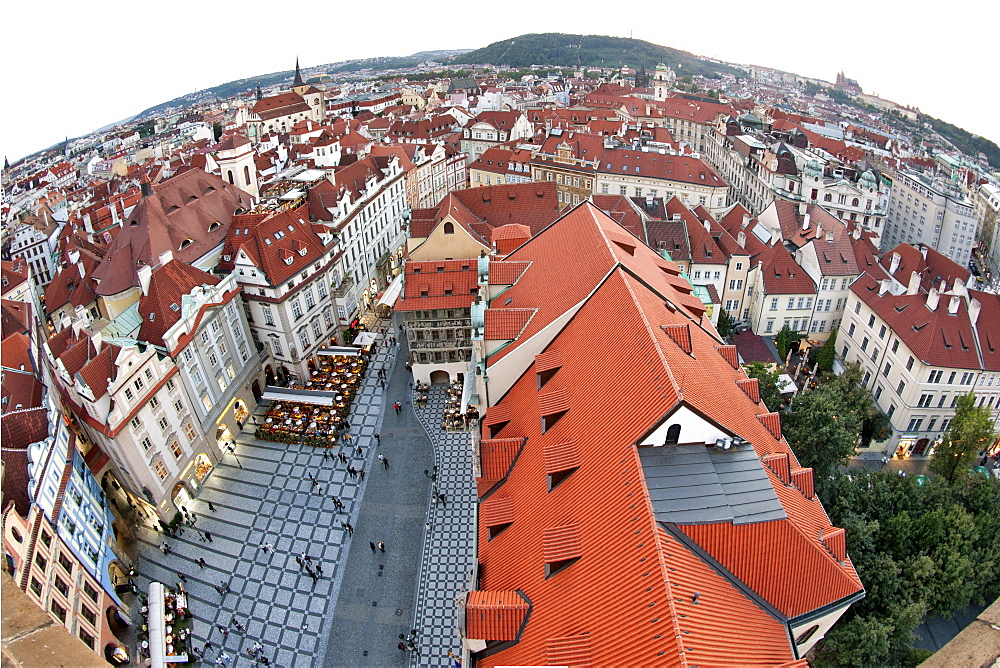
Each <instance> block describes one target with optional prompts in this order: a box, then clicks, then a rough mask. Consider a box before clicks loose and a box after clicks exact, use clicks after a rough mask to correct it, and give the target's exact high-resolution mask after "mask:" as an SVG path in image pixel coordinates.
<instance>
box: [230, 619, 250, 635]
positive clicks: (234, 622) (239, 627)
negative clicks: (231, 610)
mask: <svg viewBox="0 0 1000 668" xmlns="http://www.w3.org/2000/svg"><path fill="white" fill-rule="evenodd" d="M229 623H230V624H232V625H233V626H235V627H236V629H237V630H238V631H241V632H243V631H246V627H244V626H243V624H241V623H240V622H239V620H237V619H236V618H235V617H233V618H232V619H230V620H229Z"/></svg>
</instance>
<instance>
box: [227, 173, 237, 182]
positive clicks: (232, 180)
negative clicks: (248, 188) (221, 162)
mask: <svg viewBox="0 0 1000 668" xmlns="http://www.w3.org/2000/svg"><path fill="white" fill-rule="evenodd" d="M227 171H228V174H229V183H231V184H233V185H236V181H235V180H234V179H233V170H231V169H230V170H227Z"/></svg>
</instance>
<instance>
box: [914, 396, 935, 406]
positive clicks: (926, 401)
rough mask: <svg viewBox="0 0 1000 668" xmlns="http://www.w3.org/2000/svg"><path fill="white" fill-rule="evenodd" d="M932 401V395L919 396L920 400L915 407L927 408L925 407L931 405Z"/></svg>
mask: <svg viewBox="0 0 1000 668" xmlns="http://www.w3.org/2000/svg"><path fill="white" fill-rule="evenodd" d="M933 400H934V395H933V394H921V395H920V400H919V401H917V407H918V408H927V407H929V406H930V405H931V402H932V401H933Z"/></svg>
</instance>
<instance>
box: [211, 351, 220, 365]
mask: <svg viewBox="0 0 1000 668" xmlns="http://www.w3.org/2000/svg"><path fill="white" fill-rule="evenodd" d="M208 361H209V363H210V364H211V365H212V366H219V358H218V357H216V356H215V353H212V354H211V355H209V356H208Z"/></svg>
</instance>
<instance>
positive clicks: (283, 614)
mask: <svg viewBox="0 0 1000 668" xmlns="http://www.w3.org/2000/svg"><path fill="white" fill-rule="evenodd" d="M382 324H383V325H387V324H388V323H387V322H386V323H382ZM394 352H395V351H394V349H391V348H387V347H379V348H378V350H377V351H376V354H375V355H374V356H373V365H372V367H371V369H372V371H371V372H370V373H367V374H366V377H365V379H364V381H363V385H362V390H361V392H360V393H359V396H358V397H357V399H356V400H355V403H354V406H353V407H352V410H351V414H350V424H351V430H350V433H351V436H352V438H351V440H350V445H349V446H343V445H342V446H340V447H335V448H332V449H329V450H326V451H327V452H329V453H330V454H331V455H333V456H334V457H335V455H336V453H337V452H339V451H340V450H343V452H344V453H345V455H347V456H348V458H349V464H350V465H352V466H354V467H355V468H360V467H364V469H365V471H366V472H367V471H370V470H371V468H372V461H373V460H374V457H375V453H374V450H375V447H374V439H373V436H374V434H375V433H376V432H377V429H378V427H379V424H380V422H381V416H382V411H383V408H384V407H383V394H382V391H381V389H380V386H379V382H378V378H377V375H376V374H375V373H374V369H377V368H378V367H380V366H384V365H387V364H388V363H390V362H391V360H392V357H393V354H392V353H394ZM266 407H267V402H264V403H263V404H261V405H260V406H259V407H258V408H257V411H256V413H255V416H256V418H257V420H258V421H260V420H261V418H262V416H263V415H264V413H265V412H266ZM253 431H254V425H253V422H252V421H250V422H248V423H247V424H246V426H245V428H244V430H243V433H242V434H240V435H239V436H238V437H237V443H238V444H237V446H236V452H235V455H233V454H227V455H226V456H225V458H224V460H223V462H222V463H221V464H219V465H218V466H216V467H215V469H214V470H213V471H212V472H211V474H210V475H209V476H208V477H207V478H206V480H205V481H204V483H203V486H202V488H201V490H199V492H198V498H197V499H195V500H193V501H190V502H189V503H187V504H186V507H187V510H188V511H189V512H192V513H194V515H195V516H196V522H195V526H194V527H185V528H184V529H183V533H182V534H180V535H178V536H176V537H167V536H165V535H164V534H162V533H160V532H158V531H156V530H154V529H153V528H151V524H150V525H143V526H140V527H139V530H138V532H137V535H138V539H139V546H138V547H139V559H138V560H137V563H138V568H137V570H138V581H137V584H138V586H139V590H140V592H145V591H148V588H149V583H150V582H151V581H159V582H163V583H166V584H168V585H170V586H174V585H176V583H177V582H178V580H179V578H178V573H182V574H184V575H185V576H186V578H187V582H186V584H185V588H186V589H187V592H188V597H189V606H190V609H191V611H192V614H193V616H194V620H195V621H194V625H193V627H194V631H193V636H194V643H193V644H194V646H195V647H198V648H201V647H203V646H204V645H205V643H206V642H210V643H211V644H212V647H211V648H210V649H209V650H208V651H206V652H205V661H204V664H206V665H209V664H212V663H214V662H215V660H216V659H217V658H218V657H219V655H220V654H221V652H223V651H224V652H225V653H226V654H228V655H229V657H230V659H231V660H230V663H229V665H230V666H236V665H245V666H249V665H251V663H252V660H251V659H250V657H249V656H247V653H246V650H247V649H248V648H249V647H251V646H252V645H253V642H254V641H255V640H257V641H259V642H260V643H261V644H262V645H263V646H264V652H265V654H266V656H267V657H268V658H269V659H270V660H271V662H272V664H274V665H278V666H306V665H319V664H320V663H321V659H320V657H322V656H323V652H324V649H325V646H326V641H327V638H328V636H329V630H330V625H331V622H330V619H331V617H332V610H333V606H334V605H335V604H336V601H337V596H338V592H339V589H340V585H341V582H342V579H343V573H342V572H341V571H342V568H339V567H338V564H342V563H344V562H345V561H346V555H347V550H348V549H349V546H350V540H351V539H350V538H349V537H348V536H347V532H346V531H345V530H344V529H343V528H342V527H341V526H340V522H341V521H350V522H351V523H352V524H353V523H355V519H356V516H357V511H358V508H359V507H360V501H361V494H362V492H363V488H364V482H363V481H361V480H360V478H357V477H355V478H352V477H351V476H349V475H348V474H347V472H346V466H347V465H345V464H341V463H339V462H337V461H335V460H334V457H331V458H330V460H326V461H324V459H323V452H324V449H322V448H315V447H312V446H304V445H294V444H292V445H290V444H284V443H272V442H269V441H262V440H257V439H255V438H254V437H253ZM357 445H360V446H361V447H362V452H363V454H362V455H361V456H359V455H358V454H357V453H356V451H355V450H354V448H355V447H356V446H357ZM241 467H242V468H241ZM309 473H312V474H313V476H314V477H315V478H316V481H317V483H318V484H319V489H317V488H316V487H315V486H313V484H312V482H311V481H310V479H309V477H308V474H309ZM320 490H321V491H320ZM331 495H336V496H337V497H338V498H339V499H340V500H341V502H342V503H344V505H345V510H344V511H342V512H340V513H338V512H336V511H335V508H334V505H333V503H332V501H331V499H330V497H331ZM208 502H211V503H212V504H213V505H214V506H215V508H216V512H212V511H210V510H209V507H208ZM206 531H207V532H209V533H210V534H211V537H212V540H211V542H209V541H207V540H206V539H205V537H204V533H203V532H206ZM163 542H166V543H167V544H168V545H169V546H170V553H169V554H166V555H165V554H163V553H162V552H161V551H160V549H159V546H160V544H161V543H163ZM261 543H270V544H272V545H273V546H274V550H273V552H270V551H265V550H263V549H261V548H260V547H259V546H260V545H261ZM366 549H367V546H366ZM302 553H306V554H308V555H309V556H310V557H311V558H312V559H313V563H318V564H320V565H321V567H322V569H323V576H322V577H321V578H319V580H318V581H315V582H314V581H313V578H312V577H311V576H310V575H309V574H308V573H307V572H306V570H305V569H304V568H301V567H300V566H299V564H298V563H297V561H296V558H295V557H296V556H297V555H301V554H302ZM199 558H201V559H204V561H205V564H206V565H205V566H204V567H200V566H199V564H198V562H197V560H198V559H199ZM220 583H225V584H226V586H227V587H228V589H229V591H227V592H226V593H224V594H220V593H219V592H218V591H217V590H216V589H215V588H214V587H216V586H219V585H220ZM233 619H235V620H236V621H237V622H239V623H240V624H242V625H243V626H244V627H245V629H246V630H245V631H240V630H238V629H237V628H236V627H235V626H234V625H232V620H233ZM217 625H221V626H223V627H225V628H228V629H229V631H230V633H229V634H228V636H224V634H223V633H222V632H221V631H220V630H219V628H218V626H217Z"/></svg>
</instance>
